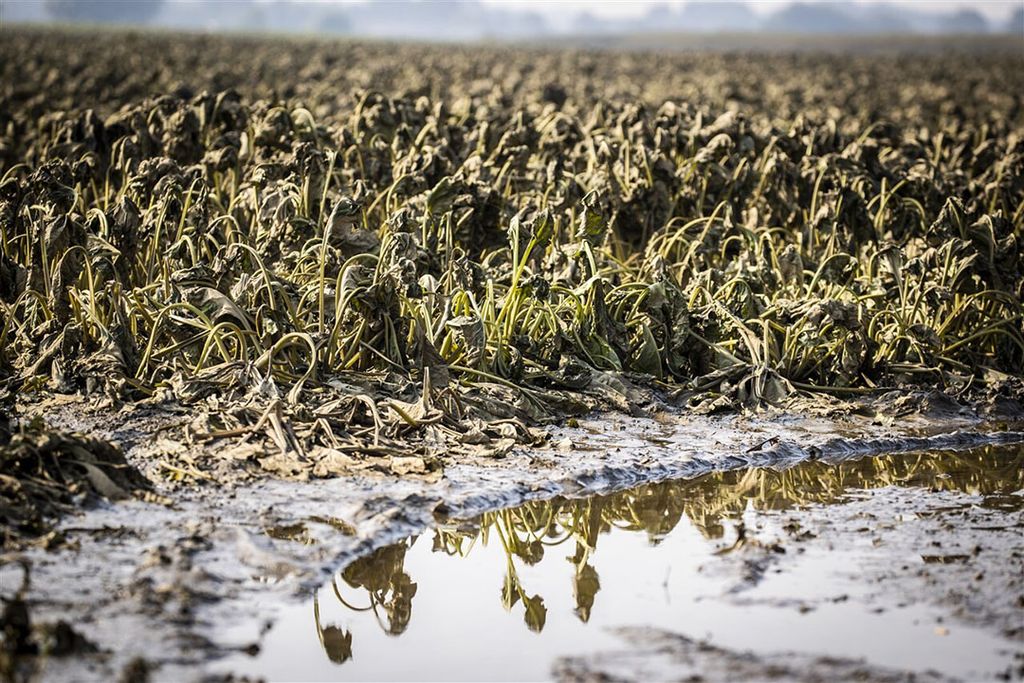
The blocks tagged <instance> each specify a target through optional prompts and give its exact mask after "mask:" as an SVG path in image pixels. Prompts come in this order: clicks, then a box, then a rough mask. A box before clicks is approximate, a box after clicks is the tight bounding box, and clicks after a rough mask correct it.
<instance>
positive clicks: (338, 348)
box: [0, 34, 1024, 471]
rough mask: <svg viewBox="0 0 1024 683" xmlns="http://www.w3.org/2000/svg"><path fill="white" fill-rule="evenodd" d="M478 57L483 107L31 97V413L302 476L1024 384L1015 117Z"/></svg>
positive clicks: (463, 102)
mask: <svg viewBox="0 0 1024 683" xmlns="http://www.w3.org/2000/svg"><path fill="white" fill-rule="evenodd" d="M46 35H47V34H41V35H34V34H29V35H27V36H20V37H19V40H21V41H22V42H23V43H29V44H32V45H34V43H33V42H32V41H34V40H35V41H38V40H42V39H43V38H44V37H45V36H46ZM161 40H165V41H167V40H168V39H161ZM225 43H226V45H228V47H224V45H221V46H220V47H219V48H218V49H220V50H225V49H230V46H231V43H230V41H225ZM268 45H271V44H268ZM153 49H154V50H155V49H156V48H153ZM265 49H266V50H270V49H271V48H270V47H266V48H265ZM303 49H306V50H314V52H315V53H316V54H327V53H329V52H330V51H332V50H334V51H340V52H341V53H344V49H345V48H343V47H338V46H331V45H318V46H314V47H310V46H305V47H304V48H303ZM350 49H351V50H353V51H354V52H355V53H358V49H357V48H356V47H352V48H350ZM416 49H418V50H421V51H423V52H424V54H427V55H431V54H433V53H432V52H431V51H432V50H442V48H416ZM33 54H35V55H36V60H37V62H38V60H39V57H38V53H37V52H34V51H33V49H26V50H24V51H23V52H22V53H21V56H20V59H22V62H21V64H22V65H23V66H24V67H25V68H26V69H29V68H33V65H32V64H30V63H29V62H30V59H29V57H27V56H25V55H33ZM459 54H461V56H460V57H459V59H467V60H471V59H474V55H473V54H472V53H459ZM503 54H505V53H503ZM9 56H10V57H11V58H12V59H15V60H18V59H19V55H13V54H12V55H9ZM363 57H364V59H366V58H367V57H366V55H363ZM476 58H478V59H480V60H482V61H483V62H484V63H485V64H486V65H489V66H488V67H487V68H491V69H492V70H493V72H494V76H493V77H492V79H491V80H490V81H489V82H485V83H483V84H481V83H474V84H471V85H470V84H466V85H465V91H464V94H462V95H461V96H458V97H456V96H455V95H454V94H453V95H451V96H440V97H431V96H428V95H425V94H415V93H412V94H404V93H403V92H402V91H401V90H400V89H398V88H393V91H390V92H383V91H380V90H374V89H371V88H363V89H360V90H353V92H352V94H351V97H350V99H348V100H346V101H345V102H344V104H337V105H336V106H334V107H333V108H332V107H330V106H323V105H322V104H321V106H315V107H314V106H305V105H304V103H302V102H300V101H298V100H297V99H294V98H292V99H287V98H281V97H278V98H273V97H266V98H263V99H249V98H246V97H244V96H242V95H240V94H239V93H238V92H236V91H234V90H230V89H227V90H220V91H208V92H207V91H204V92H200V93H199V94H191V93H188V92H185V91H183V90H182V89H180V88H179V89H178V90H177V91H176V92H175V93H174V94H165V95H159V96H148V97H140V98H138V99H137V100H135V101H128V102H121V103H118V107H116V108H112V107H110V106H109V105H110V102H109V97H107V98H106V99H103V98H101V97H100V94H99V93H100V92H101V90H100V88H99V86H97V89H96V92H97V99H98V100H100V99H102V101H97V102H95V103H94V102H91V101H88V100H87V99H85V96H84V95H83V93H82V92H81V91H80V90H75V88H80V86H78V85H68V86H56V87H58V88H60V87H66V88H69V89H71V90H73V91H75V92H76V93H77V94H76V95H75V96H74V97H73V98H71V99H72V100H73V101H71V102H70V103H68V102H67V98H65V100H64V101H63V102H62V104H61V106H60V107H57V108H54V109H53V110H51V111H47V112H46V113H40V111H39V110H40V108H41V107H42V108H45V101H41V100H40V99H39V98H38V97H37V98H27V97H25V96H24V94H21V95H18V94H17V93H11V92H10V91H8V93H7V95H6V97H5V99H4V101H3V103H2V104H0V132H2V133H3V135H4V137H3V140H2V142H3V144H2V148H0V151H2V155H0V160H2V162H3V165H2V167H0V249H2V253H0V301H2V303H0V307H2V308H0V311H2V328H0V364H2V369H0V372H2V375H3V377H4V378H5V379H4V385H5V386H6V387H7V391H8V392H9V393H16V394H17V395H19V396H21V397H27V396H30V395H32V393H33V392H37V391H44V390H45V391H56V392H86V393H90V394H99V395H103V396H106V397H108V398H110V399H111V400H114V401H118V402H122V401H126V402H135V401H149V402H159V401H175V402H178V403H181V404H186V405H190V404H197V403H198V404H201V405H202V406H204V407H205V408H206V409H209V410H210V411H211V412H210V415H211V417H210V419H209V420H208V424H207V425H206V430H205V431H204V433H202V434H198V435H196V436H197V437H198V438H215V437H219V436H231V435H241V434H246V433H248V432H250V431H254V430H255V431H261V432H262V431H263V430H264V429H265V433H266V434H268V435H269V436H270V438H271V439H272V440H273V441H275V442H276V444H277V447H279V448H280V450H281V452H283V453H292V454H296V455H297V456H298V458H299V460H302V459H303V458H306V457H307V456H309V455H310V454H311V453H321V454H322V453H324V452H330V453H332V454H335V455H336V454H337V453H338V452H341V453H355V452H358V453H362V454H388V453H396V452H399V451H400V450H408V448H413V449H419V450H420V452H423V451H429V450H430V449H431V448H444V449H446V450H456V451H457V450H458V448H460V447H485V448H499V447H504V446H503V445H505V446H507V444H508V443H509V442H512V441H522V440H524V439H529V438H531V433H530V431H529V430H527V429H525V428H524V427H523V422H522V419H523V418H528V417H534V418H537V417H542V416H545V415H557V414H560V413H563V412H564V411H567V410H576V409H581V408H584V407H587V406H591V405H594V400H595V399H594V397H595V396H598V397H601V399H602V400H605V401H608V400H611V401H612V403H615V404H617V405H619V407H628V396H629V392H628V391H627V390H626V388H625V387H626V383H625V382H624V381H623V379H622V378H624V377H628V378H631V379H632V380H633V381H634V382H636V381H646V382H647V383H648V384H649V385H651V386H654V387H660V388H661V389H663V390H664V391H665V395H666V396H668V397H669V398H670V399H672V400H675V401H676V402H678V403H679V404H680V405H683V406H687V407H689V408H691V409H698V410H715V409H725V408H737V407H741V406H747V407H756V406H758V405H763V404H766V403H780V402H784V401H785V400H786V399H787V398H788V397H790V396H792V395H794V394H806V393H807V392H830V393H833V394H839V395H851V394H857V393H863V392H870V391H873V390H877V389H879V388H885V387H895V386H899V385H903V384H907V383H912V384H926V385H928V386H936V385H937V386H941V387H945V388H947V389H948V390H950V391H963V390H967V389H970V388H972V387H975V388H976V387H980V386H991V385H992V384H993V383H994V382H997V381H998V380H1000V379H1001V378H1004V377H1005V376H1006V375H1019V374H1020V370H1021V364H1022V360H1024V335H1022V332H1021V329H1022V322H1021V315H1022V309H1021V296H1022V294H1024V284H1022V283H1024V268H1022V256H1021V247H1020V240H1021V231H1022V228H1024V128H1022V126H1021V115H1020V106H1019V105H1020V97H1019V93H1018V96H1017V99H1016V100H1015V105H1014V106H1012V107H1009V108H1007V109H1005V110H1000V111H998V112H996V113H995V114H991V113H990V115H986V114H984V113H983V112H981V111H980V110H977V109H971V110H970V113H966V110H965V109H964V108H958V107H955V106H953V107H940V106H939V105H935V106H933V107H931V108H929V109H928V110H927V119H928V125H927V126H925V125H923V124H922V125H913V124H912V123H907V122H903V123H902V124H897V123H894V122H892V121H891V120H888V119H887V118H885V117H882V116H871V115H870V114H868V113H865V112H864V111H860V110H858V111H856V112H853V113H851V114H849V115H846V116H844V115H843V114H842V113H840V112H836V113H835V115H834V116H832V117H828V116H825V115H824V114H822V113H821V111H820V108H819V109H818V110H816V114H817V115H814V114H809V115H804V114H796V115H794V116H792V117H790V118H779V117H777V116H773V115H772V114H771V113H770V112H766V111H764V110H763V109H762V108H761V106H759V105H758V103H757V102H756V101H754V102H753V104H751V105H750V106H749V107H748V109H744V107H743V106H737V105H736V103H735V102H732V103H731V104H728V106H726V105H722V106H720V107H719V109H718V110H717V111H716V110H714V109H712V108H710V107H709V106H707V105H706V104H705V103H702V102H688V101H681V100H673V99H669V100H665V101H662V102H649V101H645V100H644V99H643V98H636V99H630V98H626V97H621V96H616V94H615V93H616V92H617V91H616V86H617V85H618V84H619V81H615V82H614V83H612V84H610V85H608V86H607V90H608V92H607V96H605V95H601V89H602V87H603V85H602V83H600V82H596V81H592V82H590V83H589V84H588V87H589V88H590V91H591V92H590V95H579V96H578V98H575V99H574V94H573V91H572V90H571V89H570V91H568V92H567V90H566V89H564V88H561V87H559V86H557V85H552V84H548V85H547V87H545V88H540V87H538V88H537V89H536V90H533V91H531V90H530V89H529V88H527V87H525V86H522V85H521V84H520V85H518V86H515V87H514V88H513V90H514V96H513V94H512V93H506V92H505V90H504V87H503V85H502V81H501V78H500V74H499V65H500V64H501V62H502V59H499V57H497V56H495V55H493V54H490V53H482V54H481V55H477V56H476ZM47 59H51V60H55V61H59V60H60V59H62V58H61V57H58V56H50V57H47ZM199 59H200V63H201V67H202V68H209V69H212V68H214V67H213V66H212V65H209V64H205V65H203V64H202V62H201V59H202V58H199ZM267 59H269V58H267ZM381 59H383V57H382V58H381ZM503 59H511V60H512V61H513V63H515V64H518V65H519V66H521V67H523V68H526V67H528V65H529V64H530V62H531V59H539V60H544V59H547V60H550V59H565V57H564V56H562V57H552V56H551V55H549V54H547V55H546V54H537V55H534V54H531V53H529V52H525V51H524V52H519V53H507V54H505V57H504V58H503ZM605 59H607V60H608V61H610V62H611V63H612V66H611V67H607V68H610V69H612V70H614V68H615V66H614V65H615V60H616V59H621V60H627V61H628V60H634V59H635V58H634V57H626V56H623V57H619V58H616V57H611V56H608V57H606V58H605ZM1012 62H1013V59H1012V58H1011V57H1007V58H1004V59H1002V60H994V61H993V65H994V66H993V72H994V73H996V74H1000V75H1001V76H1002V77H1004V78H1009V79H1012V76H1007V75H1006V72H1007V71H1008V70H1011V69H1012ZM628 63H629V64H632V65H633V67H635V63H634V62H633V61H628ZM370 66H371V67H372V62H371V63H370ZM35 67H36V68H38V63H36V64H35ZM664 68H665V67H664V64H662V63H661V62H659V61H657V60H656V59H654V58H650V61H649V70H650V75H651V76H652V77H654V76H656V75H657V74H658V73H661V71H662V70H663V69H664ZM859 68H867V69H869V67H864V66H863V65H861V67H859ZM965 68H966V67H965ZM877 69H878V71H879V73H884V69H885V64H884V62H879V65H877ZM199 70H200V71H201V68H200V69H199ZM869 70H870V69H869ZM783 73H785V72H783ZM106 77H107V75H106V74H103V73H101V74H99V76H98V78H99V80H100V81H101V82H103V79H104V78H106ZM53 78H56V79H65V78H72V76H71V75H69V74H60V75H55V76H53ZM948 78H949V79H950V81H951V82H952V83H954V84H955V82H956V78H957V75H956V74H955V73H953V74H950V75H948ZM786 85H787V87H790V88H792V91H793V92H792V94H791V95H790V98H791V100H792V99H799V97H800V93H801V92H804V91H806V90H807V89H808V88H812V87H817V86H814V85H811V86H806V85H805V84H804V83H802V82H801V81H800V80H799V79H797V78H795V77H794V78H793V80H792V81H790V82H789V83H787V84H786ZM453 87H455V86H453ZM802 89H803V90H802ZM594 92H596V93H597V94H596V95H595V94H594ZM87 93H88V90H86V94H87ZM857 96H858V97H862V96H863V95H862V94H861V93H858V95H857ZM874 97H876V98H885V97H886V94H885V93H883V92H879V93H876V94H875V95H874ZM994 97H995V95H994ZM878 106H879V108H880V109H883V110H884V108H885V107H886V106H888V104H886V103H880V104H879V105H878ZM94 107H100V108H102V107H107V108H109V109H111V111H110V112H109V113H107V114H104V115H101V114H100V113H98V111H97V110H96V109H95V108H94ZM314 111H315V112H316V113H314ZM924 118H925V115H924V114H922V120H923V119H924ZM400 444H404V446H400ZM325 468H326V469H324V468H321V471H330V466H325Z"/></svg>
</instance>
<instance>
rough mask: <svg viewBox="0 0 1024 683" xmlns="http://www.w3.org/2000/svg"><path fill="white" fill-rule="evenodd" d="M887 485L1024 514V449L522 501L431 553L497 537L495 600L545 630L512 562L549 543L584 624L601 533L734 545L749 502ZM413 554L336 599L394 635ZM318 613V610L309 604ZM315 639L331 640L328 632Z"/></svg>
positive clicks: (889, 459) (774, 506)
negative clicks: (679, 530)
mask: <svg viewBox="0 0 1024 683" xmlns="http://www.w3.org/2000/svg"><path fill="white" fill-rule="evenodd" d="M886 486H913V487H923V488H928V489H931V490H949V491H960V492H964V493H968V494H972V495H977V496H980V497H981V504H982V505H993V506H997V507H999V508H1000V509H1006V508H1008V507H1009V508H1010V509H1021V508H1024V496H1021V491H1024V447H1021V446H1020V445H1013V446H984V447H981V448H977V449H974V450H971V451H965V452H932V453H910V454H899V455H889V456H881V457H868V458H860V459H850V460H846V461H840V462H835V463H827V462H817V461H809V462H804V463H802V464H800V465H797V466H795V467H791V468H788V469H783V470H773V469H753V470H735V471H726V472H716V473H712V474H708V475H705V476H703V477H700V478H698V479H693V480H681V481H670V482H664V483H659V484H650V485H646V486H641V487H638V488H636V489H632V490H629V491H624V492H622V493H616V494H612V495H608V496H594V497H592V498H588V499H585V500H572V499H562V498H558V499H553V500H546V501H534V502H528V503H525V504H524V505H522V506H520V507H518V508H514V509H510V510H501V511H498V512H490V513H486V514H484V515H481V516H480V517H479V518H478V519H476V520H474V521H473V523H472V524H471V525H467V524H465V523H462V524H457V525H456V524H448V525H442V526H440V527H439V528H437V529H436V530H435V532H434V535H433V543H432V546H431V551H432V552H434V553H440V554H444V555H447V556H449V557H451V558H462V557H466V556H468V555H470V554H471V553H473V552H474V549H475V548H476V547H477V545H478V544H479V545H480V546H483V547H486V546H488V545H489V544H492V543H493V542H494V540H495V539H497V546H498V547H499V548H500V549H501V553H502V555H503V557H504V563H503V567H504V578H503V581H502V586H501V590H500V602H501V605H502V606H503V607H504V609H505V610H506V611H512V610H514V609H516V608H517V607H518V606H519V605H522V610H523V612H522V614H523V621H524V623H525V625H526V627H527V628H529V629H530V630H531V631H535V632H541V631H542V630H543V628H544V626H545V624H546V623H547V618H548V608H547V606H546V605H545V603H544V599H543V598H542V597H541V596H540V595H539V594H534V595H532V596H531V595H530V593H529V592H528V591H527V590H526V588H525V587H524V586H523V585H522V584H521V582H520V579H519V573H518V571H517V563H519V562H522V563H523V564H526V565H535V564H538V563H541V562H543V560H544V558H545V557H547V556H549V555H550V552H551V550H552V549H553V548H556V547H558V546H561V545H562V544H565V543H567V542H571V543H572V544H573V548H574V550H573V553H572V554H571V555H567V556H566V557H565V559H566V560H567V561H568V563H569V564H570V565H571V566H572V571H571V574H570V575H569V577H568V578H569V584H570V586H569V588H571V590H572V595H573V598H574V601H575V609H574V613H575V615H576V617H577V618H578V619H579V620H580V621H582V622H584V623H586V622H588V621H589V620H590V618H591V616H592V614H593V610H594V608H595V601H596V596H597V593H598V592H599V591H600V590H601V580H600V577H599V575H598V572H597V569H596V567H595V562H594V558H595V557H596V556H597V554H598V553H597V550H598V542H599V540H600V537H601V535H602V534H606V533H609V532H610V531H612V530H613V529H623V530H630V531H635V532H642V533H644V534H646V536H647V540H648V542H649V543H650V544H651V545H657V544H658V543H659V542H660V541H661V540H662V539H664V538H665V537H666V536H667V535H668V534H669V533H671V532H672V531H673V530H674V529H675V528H676V527H677V526H678V525H679V524H681V523H684V521H685V523H688V524H691V525H693V527H694V528H695V529H697V530H698V531H699V532H700V533H701V534H702V535H703V536H704V537H705V538H707V539H709V540H715V539H721V538H722V537H723V536H724V535H725V532H726V528H727V527H736V528H737V529H739V536H738V537H737V539H736V542H735V543H734V545H733V546H732V547H731V548H730V549H728V550H736V549H738V548H740V547H741V546H742V543H743V521H742V516H743V513H744V511H745V510H746V509H747V508H748V506H752V507H753V508H754V509H756V510H759V511H781V510H787V509H790V508H793V507H797V506H805V505H812V504H830V503H838V502H842V501H843V500H844V499H846V497H847V496H848V495H849V492H851V491H863V490H865V489H872V488H882V487H886ZM409 547H411V542H403V543H399V544H397V545H394V546H388V547H385V548H381V549H379V550H377V551H375V552H374V553H373V554H371V555H370V556H368V557H367V558H364V559H362V560H357V561H356V562H354V563H352V564H351V565H349V567H348V568H346V569H345V570H344V571H343V572H342V573H341V574H340V575H339V576H340V577H342V578H343V579H344V581H345V582H346V583H348V585H349V586H350V587H353V588H360V589H362V590H365V591H366V594H367V597H368V598H369V601H370V605H369V606H368V607H355V606H352V605H351V604H350V603H349V602H348V601H346V600H345V599H344V598H343V597H342V595H341V593H340V592H338V584H337V579H338V577H335V584H334V587H335V592H336V594H337V596H338V599H339V600H341V602H342V604H344V605H345V606H346V607H347V608H349V609H353V610H357V611H373V612H374V614H376V615H377V620H378V623H379V624H380V627H381V629H383V630H384V631H385V632H387V633H391V634H396V635H397V634H400V633H401V632H402V631H403V630H404V629H405V627H406V626H407V625H408V623H409V620H410V619H411V616H412V596H413V595H415V592H416V584H415V583H413V582H412V580H411V578H410V577H409V575H408V573H407V572H406V571H405V568H404V563H405V559H406V551H407V550H408V548H409ZM719 552H722V551H721V550H720V551H719ZM378 606H383V607H384V611H385V614H386V615H387V617H388V620H386V621H381V619H380V615H379V614H378V613H377V607H378ZM314 607H315V611H317V609H318V608H316V604H314ZM317 615H318V612H317ZM317 619H319V617H318V616H317ZM317 623H318V626H317V629H318V632H321V633H324V634H326V633H327V629H322V630H321V628H320V626H319V621H318V622H317ZM328 628H330V627H328ZM332 637H334V638H336V639H338V642H344V640H343V638H342V634H341V633H340V632H338V633H337V634H333V633H332ZM321 639H322V641H323V642H326V635H324V636H321ZM325 647H326V644H325Z"/></svg>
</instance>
